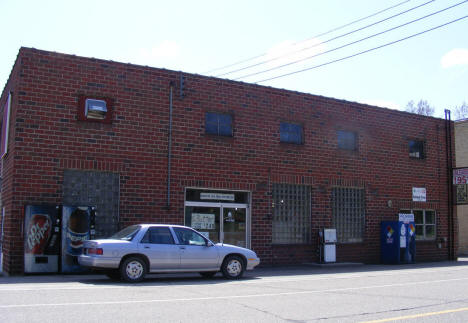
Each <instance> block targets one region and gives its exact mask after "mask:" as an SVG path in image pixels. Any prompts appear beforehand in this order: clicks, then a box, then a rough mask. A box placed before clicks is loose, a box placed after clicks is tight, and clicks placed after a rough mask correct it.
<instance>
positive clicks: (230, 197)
mask: <svg viewBox="0 0 468 323" xmlns="http://www.w3.org/2000/svg"><path fill="white" fill-rule="evenodd" d="M200 200H221V201H234V194H224V193H200Z"/></svg>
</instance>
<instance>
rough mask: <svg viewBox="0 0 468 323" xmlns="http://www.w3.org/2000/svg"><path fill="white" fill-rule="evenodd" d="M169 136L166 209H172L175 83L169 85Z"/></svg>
mask: <svg viewBox="0 0 468 323" xmlns="http://www.w3.org/2000/svg"><path fill="white" fill-rule="evenodd" d="M169 86H170V92H169V134H168V142H167V203H166V208H167V209H168V210H169V209H170V208H171V163H172V93H173V90H174V82H173V81H171V82H170V83H169Z"/></svg>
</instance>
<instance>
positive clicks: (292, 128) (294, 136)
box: [280, 122, 304, 144]
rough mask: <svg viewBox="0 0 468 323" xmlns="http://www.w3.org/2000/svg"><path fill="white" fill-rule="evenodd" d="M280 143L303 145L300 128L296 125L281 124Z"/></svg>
mask: <svg viewBox="0 0 468 323" xmlns="http://www.w3.org/2000/svg"><path fill="white" fill-rule="evenodd" d="M280 141H281V142H289V143H293V144H302V143H304V140H303V131H302V126H301V125H298V124H293V123H286V122H282V123H281V124H280Z"/></svg>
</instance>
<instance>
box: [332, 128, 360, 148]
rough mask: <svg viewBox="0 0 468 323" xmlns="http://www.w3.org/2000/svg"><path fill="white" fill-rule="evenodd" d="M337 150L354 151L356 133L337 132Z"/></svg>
mask: <svg viewBox="0 0 468 323" xmlns="http://www.w3.org/2000/svg"><path fill="white" fill-rule="evenodd" d="M336 135H337V138H338V148H339V149H344V150H356V147H357V145H356V133H354V132H351V131H343V130H338V131H337V132H336Z"/></svg>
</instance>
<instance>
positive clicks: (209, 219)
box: [192, 213, 216, 230]
mask: <svg viewBox="0 0 468 323" xmlns="http://www.w3.org/2000/svg"><path fill="white" fill-rule="evenodd" d="M192 228H194V229H196V230H214V229H215V228H216V227H215V215H214V214H207V213H192Z"/></svg>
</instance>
